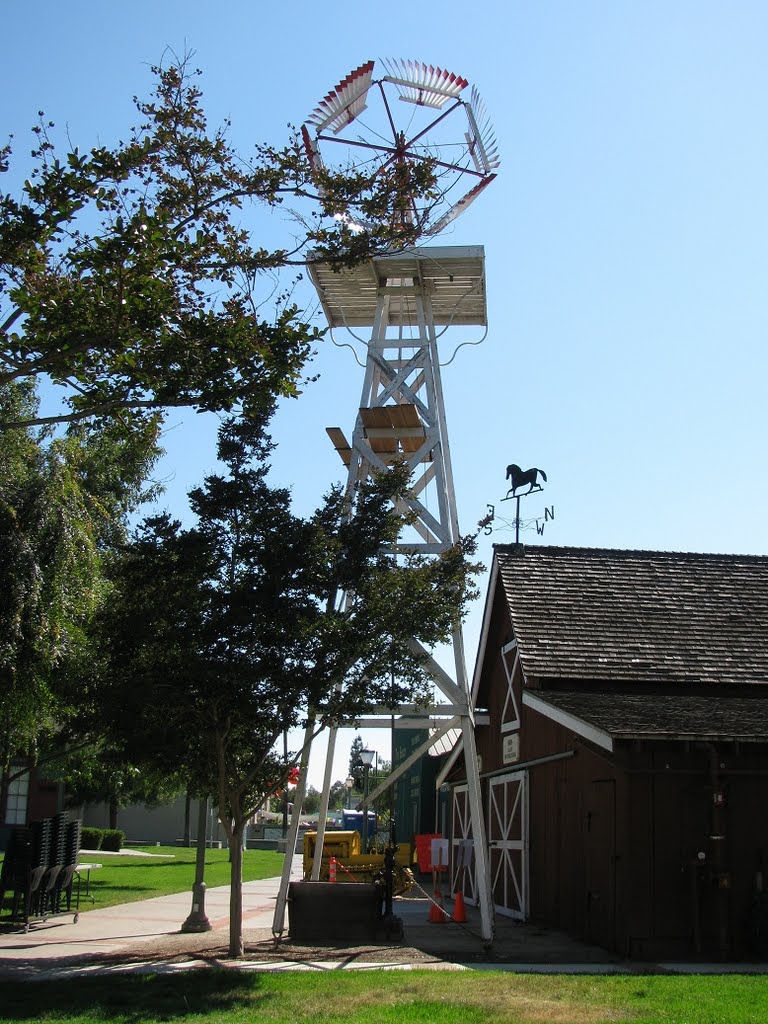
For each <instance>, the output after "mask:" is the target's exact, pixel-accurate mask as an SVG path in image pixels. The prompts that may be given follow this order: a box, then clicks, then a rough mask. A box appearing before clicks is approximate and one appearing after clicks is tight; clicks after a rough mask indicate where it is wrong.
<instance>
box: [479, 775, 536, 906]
mask: <svg viewBox="0 0 768 1024" xmlns="http://www.w3.org/2000/svg"><path fill="white" fill-rule="evenodd" d="M488 781H489V787H488V848H489V873H490V881H491V892H492V894H493V902H494V905H495V907H496V910H497V912H498V913H499V914H505V915H506V916H507V917H514V918H517V919H518V920H520V921H524V920H526V919H527V917H528V774H527V772H511V773H510V774H509V775H500V776H499V777H498V778H495V779H489V780H488Z"/></svg>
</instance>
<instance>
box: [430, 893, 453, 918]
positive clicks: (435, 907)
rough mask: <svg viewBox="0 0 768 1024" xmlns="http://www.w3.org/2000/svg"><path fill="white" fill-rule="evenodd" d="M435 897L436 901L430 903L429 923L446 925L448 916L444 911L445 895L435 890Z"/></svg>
mask: <svg viewBox="0 0 768 1024" xmlns="http://www.w3.org/2000/svg"><path fill="white" fill-rule="evenodd" d="M434 897H435V898H434V900H430V903H429V923H430V924H445V922H446V921H447V920H448V915H447V914H446V912H445V911H444V910H443V894H442V893H441V892H440V890H439V889H435V893H434Z"/></svg>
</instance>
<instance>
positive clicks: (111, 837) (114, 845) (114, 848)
mask: <svg viewBox="0 0 768 1024" xmlns="http://www.w3.org/2000/svg"><path fill="white" fill-rule="evenodd" d="M124 842H125V832H123V830H122V829H119V828H105V829H102V835H101V849H102V850H109V851H110V852H111V853H119V852H120V848H121V847H122V845H123V843H124Z"/></svg>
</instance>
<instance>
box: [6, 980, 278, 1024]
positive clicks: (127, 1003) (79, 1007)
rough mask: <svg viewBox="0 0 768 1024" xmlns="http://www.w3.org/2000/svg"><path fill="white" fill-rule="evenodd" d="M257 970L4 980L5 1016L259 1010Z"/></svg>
mask: <svg viewBox="0 0 768 1024" xmlns="http://www.w3.org/2000/svg"><path fill="white" fill-rule="evenodd" d="M262 988H263V984H262V981H261V979H260V977H259V975H258V974H247V975H246V974H242V973H240V972H231V971H222V970H208V971H198V972H191V973H184V974H181V975H151V974H150V975H130V976H126V975H121V976H119V977H118V976H112V977H99V978H80V979H78V980H77V981H74V982H72V981H70V982H67V981H48V982H44V983H37V984H35V985H30V984H29V983H25V982H23V981H19V982H8V981H5V982H3V999H2V1004H0V1020H8V1021H10V1020H13V1021H32V1020H40V1019H45V1018H47V1019H48V1020H52V1021H56V1020H68V1019H71V1020H77V1019H79V1018H84V1019H85V1020H88V1021H90V1022H92V1021H119V1022H120V1024H142V1022H144V1021H157V1020H160V1021H171V1020H174V1019H175V1018H177V1017H186V1016H188V1015H190V1014H195V1016H197V1017H200V1018H204V1017H205V1016H207V1015H215V1016H216V1017H217V1018H219V1019H220V1018H221V1015H222V1014H223V1013H231V1012H234V1011H236V1010H243V1009H245V1008H246V1007H248V1006H250V1007H251V1008H252V1009H253V1010H255V1011H256V1012H258V1010H259V1007H260V1006H263V1005H264V1002H265V1000H267V999H271V998H273V995H272V994H271V993H266V992H264V991H262Z"/></svg>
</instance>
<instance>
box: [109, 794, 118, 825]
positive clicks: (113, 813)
mask: <svg viewBox="0 0 768 1024" xmlns="http://www.w3.org/2000/svg"><path fill="white" fill-rule="evenodd" d="M109 827H110V828H117V797H114V796H113V797H110V799H109Z"/></svg>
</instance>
